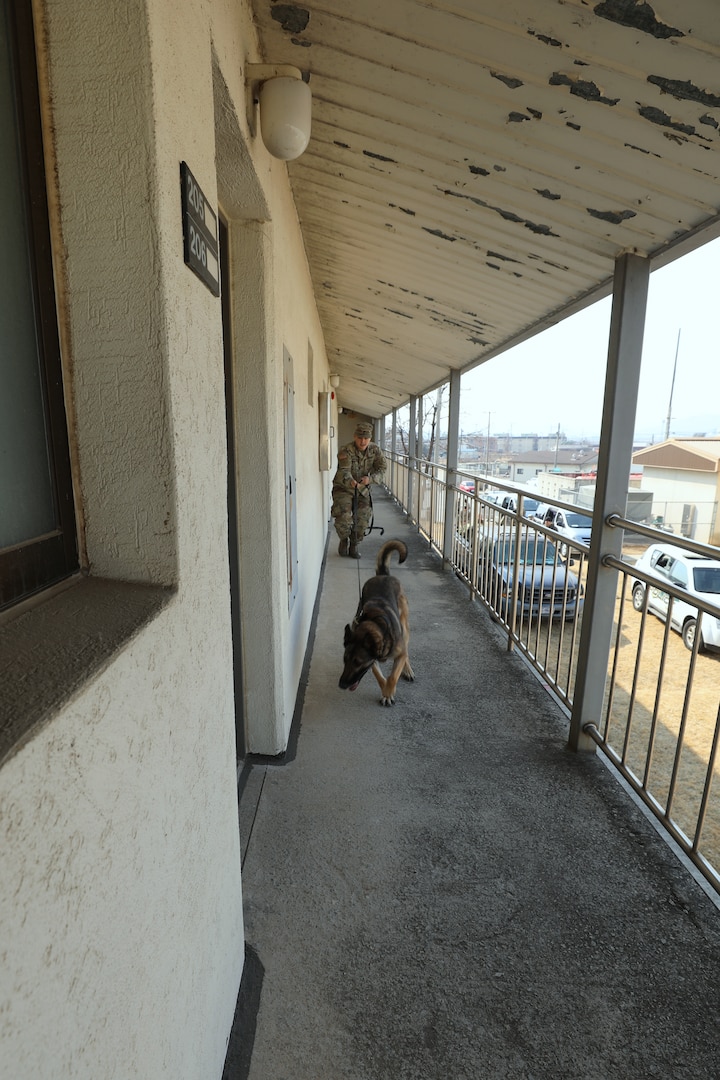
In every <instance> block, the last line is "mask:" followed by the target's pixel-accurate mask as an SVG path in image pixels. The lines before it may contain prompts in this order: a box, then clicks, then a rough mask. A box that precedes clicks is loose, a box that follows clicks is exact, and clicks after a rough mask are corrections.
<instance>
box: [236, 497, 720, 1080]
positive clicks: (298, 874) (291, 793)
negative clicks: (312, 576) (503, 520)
mask: <svg viewBox="0 0 720 1080" xmlns="http://www.w3.org/2000/svg"><path fill="white" fill-rule="evenodd" d="M374 498H375V520H376V522H377V524H378V525H382V526H384V528H385V535H384V537H380V535H379V534H378V533H377V532H373V533H372V534H371V536H370V537H368V538H367V539H366V540H365V542H364V543H363V545H362V559H361V560H360V562H359V565H358V564H357V563H356V562H354V561H352V560H350V559H341V558H339V557H338V555H337V543H336V542H335V539H334V535H333V537H332V538H331V541H330V547H329V553H328V557H327V564H326V568H325V576H324V583H323V588H322V594H321V599H320V605H319V612H318V619H317V631H316V636H315V641H314V646H313V650H312V659H311V663H310V666H309V672H308V677H307V686H306V690H305V697H304V705H303V708H302V712H301V715H300V717H299V727H298V729H297V730H296V736H297V739H296V742H293V744H292V746H291V750H290V752H289V754H288V755H287V760H286V761H285V763H284V764H269V763H266V762H262V761H251V762H248V763H246V766H245V770H244V777H243V791H242V797H241V830H242V834H243V835H242V842H243V850H244V868H243V885H244V908H245V917H246V939H247V943H248V949H247V961H246V967H245V975H244V977H243V987H242V988H241V995H240V999H239V1004H238V1013H237V1017H236V1025H235V1028H234V1030H233V1036H232V1039H231V1045H230V1050H229V1053H228V1060H227V1064H226V1070H225V1080H405V1078H407V1080H425V1078H427V1080H494V1078H498V1080H499V1078H503V1080H505V1078H508V1080H509V1078H513V1080H515V1078H518V1080H520V1078H522V1080H540V1078H552V1080H559V1078H568V1080H571V1078H572V1080H608V1078H614V1077H618V1078H628V1077H642V1078H643V1080H644V1078H647V1077H658V1078H663V1080H668V1078H673V1080H675V1078H682V1077H687V1078H692V1080H698V1078H699V1077H717V1076H720V1051H719V1047H718V1039H719V1038H720V1026H719V1021H720V913H719V912H718V909H717V907H716V906H715V904H714V903H713V902H712V901H711V899H710V898H709V897H708V895H707V894H706V891H705V890H704V889H703V888H702V887H701V886H700V885H699V884H698V883H697V882H696V881H695V879H694V878H693V876H692V875H691V873H690V871H689V870H688V869H687V868H686V866H684V865H683V864H682V863H681V862H680V861H679V860H678V858H677V857H676V856H675V855H674V854H673V852H672V851H671V850H670V849H669V847H668V846H667V845H666V844H665V843H664V841H663V840H662V839H661V838H660V837H659V836H658V833H657V832H656V830H655V828H654V827H653V825H652V824H651V823H650V822H649V821H648V820H647V818H646V817H645V815H644V814H643V813H642V811H641V810H640V809H639V808H638V807H637V806H636V804H635V803H634V802H633V801H632V800H631V798H630V797H629V796H628V794H626V792H625V791H624V790H623V789H622V788H621V787H620V786H619V784H618V783H617V782H616V780H615V779H614V778H613V776H612V774H611V773H610V772H609V771H608V769H607V768H606V767H605V765H604V764H603V763H602V761H601V760H600V758H599V757H595V756H589V757H584V756H583V757H578V756H576V755H573V754H571V753H570V752H568V751H567V750H566V734H567V721H566V719H565V717H564V716H563V714H562V713H561V711H560V709H559V708H558V707H557V705H555V703H554V702H553V700H552V699H551V698H550V696H549V695H548V693H547V692H546V691H545V690H544V689H543V687H542V685H541V683H540V682H539V681H538V680H537V679H536V678H535V677H534V675H533V674H532V673H531V672H530V671H529V669H528V668H527V667H526V666H525V664H524V663H523V661H522V660H521V659H520V658H519V657H517V656H515V655H512V654H508V652H507V651H506V648H505V642H504V640H503V637H502V634H501V633H500V631H499V629H498V627H497V626H496V625H495V624H493V623H492V622H491V620H490V619H489V617H488V616H487V614H486V613H485V611H484V610H483V609H482V608H481V607H479V606H478V605H475V604H473V603H471V602H470V601H469V600H468V597H467V592H466V591H465V590H464V588H463V587H462V586H461V585H460V583H459V582H458V581H457V580H456V579H455V578H454V577H453V576H452V575H450V574H447V573H445V572H443V570H442V568H441V565H440V562H439V560H438V559H436V558H435V557H434V556H432V555H431V554H430V553H429V552H428V550H427V545H426V544H424V542H422V541H421V540H420V539H419V537H418V536H417V534H416V532H415V530H413V529H411V528H410V527H408V526H407V525H406V523H405V519H404V516H403V515H402V514H401V513H400V511H399V510H398V508H397V506H396V505H395V504H394V503H393V502H392V501H391V500H390V499H389V498H388V497H387V496H384V495H382V494H375V495H374ZM393 537H399V538H401V539H404V540H405V541H406V542H407V543H408V546H409V549H410V554H409V556H408V559H407V562H406V563H405V564H404V565H403V566H400V567H397V566H396V564H395V569H394V572H395V573H396V574H397V575H398V577H400V578H401V579H402V582H403V586H404V588H405V591H406V593H407V595H408V597H409V601H410V609H411V627H412V637H411V650H410V651H411V659H412V663H413V667H414V669H415V674H416V682H415V683H412V684H410V683H405V682H401V683H400V684H399V689H398V694H397V702H396V704H395V706H394V707H392V708H382V707H381V706H380V705H379V704H378V699H379V694H378V688H377V685H376V683H375V680H374V679H373V678H372V676H371V675H368V676H367V677H366V679H365V680H364V681H363V682H361V684H360V686H359V688H358V689H357V690H356V691H355V692H354V693H349V692H347V691H345V692H343V691H341V690H339V689H338V687H337V681H338V677H339V675H340V671H341V668H342V651H343V650H342V635H343V627H344V625H345V623H346V622H348V621H350V620H351V618H352V615H353V614H354V610H355V606H356V604H357V599H358V591H359V581H360V580H365V578H367V577H369V576H370V575H371V574H372V572H373V567H374V559H375V554H376V552H377V550H378V548H379V547H380V545H381V543H382V542H384V540H387V539H390V538H393Z"/></svg>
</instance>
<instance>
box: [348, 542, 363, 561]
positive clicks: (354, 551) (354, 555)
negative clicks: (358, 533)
mask: <svg viewBox="0 0 720 1080" xmlns="http://www.w3.org/2000/svg"><path fill="white" fill-rule="evenodd" d="M359 547H360V545H359V544H356V543H355V541H354V540H351V541H350V551H349V555H350V558H351V559H359V558H360V552H359V550H358V549H359Z"/></svg>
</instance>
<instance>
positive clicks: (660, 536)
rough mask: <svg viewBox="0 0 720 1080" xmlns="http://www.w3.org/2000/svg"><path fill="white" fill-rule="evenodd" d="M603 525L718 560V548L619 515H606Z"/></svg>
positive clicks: (719, 550)
mask: <svg viewBox="0 0 720 1080" xmlns="http://www.w3.org/2000/svg"><path fill="white" fill-rule="evenodd" d="M605 524H606V525H610V527H611V528H614V529H625V530H626V531H628V532H634V533H638V535H639V536H647V537H648V538H649V539H650V540H657V541H659V542H660V543H661V544H670V545H672V547H679V548H684V550H685V551H691V552H692V553H693V554H694V555H707V557H708V558H709V559H718V560H720V548H716V547H713V546H712V545H711V544H700V543H698V542H697V541H696V540H688V539H687V538H686V537H684V536H676V535H675V533H667V532H664V531H663V530H662V529H654V528H652V526H650V525H643V524H642V523H641V522H639V521H632V520H631V519H630V518H626V517H623V516H622V515H621V514H608V516H607V517H606V518H605Z"/></svg>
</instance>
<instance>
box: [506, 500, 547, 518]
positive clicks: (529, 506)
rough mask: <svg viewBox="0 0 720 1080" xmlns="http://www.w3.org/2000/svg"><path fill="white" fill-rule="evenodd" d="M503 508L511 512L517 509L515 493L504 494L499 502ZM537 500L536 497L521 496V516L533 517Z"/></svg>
mask: <svg viewBox="0 0 720 1080" xmlns="http://www.w3.org/2000/svg"><path fill="white" fill-rule="evenodd" d="M500 505H501V506H502V508H503V510H512V512H513V513H515V511H516V510H517V507H518V504H517V497H516V496H515V495H506V496H505V497H504V499H503V500H502V502H501V503H500ZM537 508H538V501H537V499H531V498H530V497H529V496H525V497H524V498H523V516H524V517H529V518H531V517H533V516H534V515H535V513H536V512H537Z"/></svg>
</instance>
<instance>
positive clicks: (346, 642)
mask: <svg viewBox="0 0 720 1080" xmlns="http://www.w3.org/2000/svg"><path fill="white" fill-rule="evenodd" d="M351 641H352V630H351V629H350V623H346V624H345V639H344V640H343V645H349V644H350V642H351Z"/></svg>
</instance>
